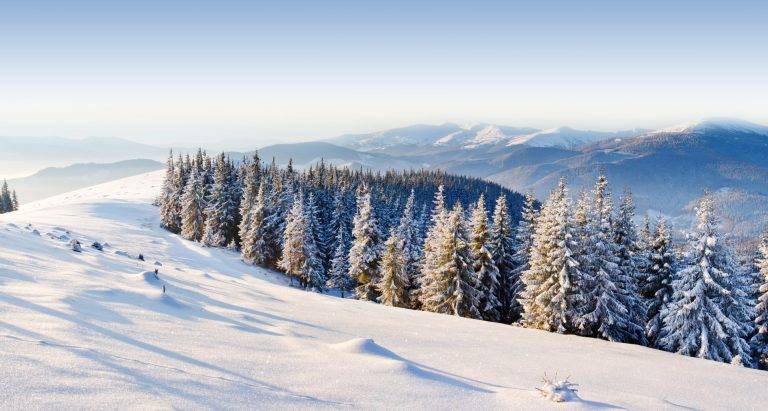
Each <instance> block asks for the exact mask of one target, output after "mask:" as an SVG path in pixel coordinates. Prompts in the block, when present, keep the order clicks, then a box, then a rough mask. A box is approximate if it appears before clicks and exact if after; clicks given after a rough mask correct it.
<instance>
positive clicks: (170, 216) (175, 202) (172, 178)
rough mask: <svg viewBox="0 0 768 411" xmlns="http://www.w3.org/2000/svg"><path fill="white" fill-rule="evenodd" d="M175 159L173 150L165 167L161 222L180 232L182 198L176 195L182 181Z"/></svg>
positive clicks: (173, 231) (173, 230)
mask: <svg viewBox="0 0 768 411" xmlns="http://www.w3.org/2000/svg"><path fill="white" fill-rule="evenodd" d="M177 168H178V167H177V165H176V164H175V163H174V160H173V152H171V154H170V155H169V156H168V162H167V164H166V169H165V179H164V180H163V187H162V191H161V192H160V198H159V204H160V224H161V225H162V226H163V227H164V228H165V229H166V230H168V231H170V232H172V233H178V232H179V231H180V230H181V227H180V223H181V218H180V216H179V210H180V203H181V199H180V198H179V197H177V196H176V194H177V193H178V192H179V187H178V184H179V183H180V181H181V180H180V178H178V177H179V175H180V173H179V170H177Z"/></svg>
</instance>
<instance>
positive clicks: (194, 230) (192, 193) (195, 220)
mask: <svg viewBox="0 0 768 411" xmlns="http://www.w3.org/2000/svg"><path fill="white" fill-rule="evenodd" d="M204 195H205V190H204V188H203V182H202V180H201V177H200V175H199V174H198V173H197V172H192V173H191V174H190V176H189V178H188V179H187V185H186V186H185V187H184V193H183V194H182V196H181V236H182V237H184V238H186V239H187V240H191V241H199V240H200V239H201V238H202V236H203V228H204V226H205V216H204V214H203V204H202V203H203V196H204Z"/></svg>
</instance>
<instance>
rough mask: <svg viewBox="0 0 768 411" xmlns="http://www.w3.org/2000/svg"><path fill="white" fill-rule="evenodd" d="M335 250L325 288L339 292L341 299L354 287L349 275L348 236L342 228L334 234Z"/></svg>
mask: <svg viewBox="0 0 768 411" xmlns="http://www.w3.org/2000/svg"><path fill="white" fill-rule="evenodd" d="M335 243H336V249H335V250H334V251H333V257H332V259H331V269H330V271H329V273H328V281H327V283H326V284H327V286H328V287H332V288H337V289H338V290H339V291H340V292H341V297H342V298H343V297H344V293H345V292H347V291H350V290H352V288H353V287H354V286H355V281H354V279H353V278H352V277H350V275H349V248H350V241H349V234H348V233H347V230H346V228H345V227H344V226H341V225H340V226H339V227H338V228H337V233H336V241H335Z"/></svg>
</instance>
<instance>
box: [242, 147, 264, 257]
mask: <svg viewBox="0 0 768 411" xmlns="http://www.w3.org/2000/svg"><path fill="white" fill-rule="evenodd" d="M260 183H261V160H260V159H259V153H258V151H254V152H253V159H252V160H251V161H250V162H247V163H246V164H245V175H244V176H243V197H242V200H240V225H239V227H238V237H239V238H240V241H241V242H242V241H244V240H245V237H246V236H247V235H248V230H249V229H250V227H251V224H250V218H251V208H252V207H253V206H254V204H255V202H256V196H257V195H258V191H259V186H260ZM262 194H263V193H262ZM262 211H263V210H262Z"/></svg>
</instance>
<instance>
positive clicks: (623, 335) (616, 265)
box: [573, 172, 645, 344]
mask: <svg viewBox="0 0 768 411" xmlns="http://www.w3.org/2000/svg"><path fill="white" fill-rule="evenodd" d="M612 213H613V205H612V202H611V195H610V192H609V191H608V181H607V179H606V177H605V174H604V173H602V172H601V173H600V175H599V177H598V180H597V183H596V184H595V189H594V191H593V204H592V207H591V215H590V222H589V223H588V224H587V227H588V241H589V243H588V244H586V245H583V247H584V252H585V253H586V254H585V257H584V259H583V261H586V265H587V266H586V267H584V270H585V271H586V273H588V274H587V275H585V276H583V277H582V278H584V280H583V281H576V285H577V288H578V290H579V294H580V295H586V298H584V301H583V304H580V305H581V306H582V308H581V309H580V310H579V313H578V315H576V316H575V318H574V320H573V324H574V325H575V326H576V327H577V328H578V330H579V332H580V333H582V334H585V335H594V336H597V337H599V338H604V339H606V340H609V341H618V342H634V343H640V344H644V343H645V321H644V320H645V318H644V313H643V311H642V310H641V308H639V307H641V306H640V305H639V303H638V296H637V294H636V288H635V287H634V281H635V278H634V277H633V276H632V275H631V273H628V272H626V271H625V270H627V271H629V270H631V269H632V267H634V266H633V265H631V264H632V263H631V262H626V263H623V262H622V259H621V257H620V254H621V250H620V248H621V247H620V246H619V244H618V243H617V242H616V239H615V238H616V233H615V231H614V228H615V227H614V226H613V224H612V222H611V217H612ZM622 235H626V236H628V235H630V234H628V231H627V232H625V233H623V234H622ZM622 241H624V240H622ZM626 258H627V259H629V258H631V256H630V255H629V252H628V251H627V257H626ZM622 264H627V266H624V267H623V266H622ZM583 272H584V271H583ZM585 290H586V294H585V293H584V291H585Z"/></svg>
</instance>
